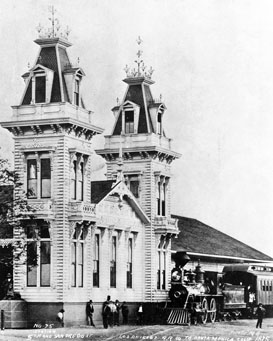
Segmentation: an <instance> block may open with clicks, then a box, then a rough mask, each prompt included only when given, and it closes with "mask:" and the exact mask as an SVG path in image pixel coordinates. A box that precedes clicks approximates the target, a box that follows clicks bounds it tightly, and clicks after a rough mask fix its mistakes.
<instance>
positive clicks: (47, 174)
mask: <svg viewBox="0 0 273 341" xmlns="http://www.w3.org/2000/svg"><path fill="white" fill-rule="evenodd" d="M50 197H51V169H50V159H41V198H50Z"/></svg>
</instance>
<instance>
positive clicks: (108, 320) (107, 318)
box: [102, 296, 129, 328]
mask: <svg viewBox="0 0 273 341" xmlns="http://www.w3.org/2000/svg"><path fill="white" fill-rule="evenodd" d="M120 311H121V312H122V318H123V324H127V323H128V315H129V308H128V306H127V304H126V302H123V303H122V304H120V302H119V300H116V301H115V302H113V301H111V297H110V296H107V300H106V301H105V302H103V305H102V321H103V326H104V328H108V326H110V327H113V326H119V323H120V321H119V318H120Z"/></svg>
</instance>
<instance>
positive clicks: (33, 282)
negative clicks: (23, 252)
mask: <svg viewBox="0 0 273 341" xmlns="http://www.w3.org/2000/svg"><path fill="white" fill-rule="evenodd" d="M37 251H38V250H37V241H28V242H27V286H28V287H36V286H37V282H38V278H37V266H33V260H34V259H35V258H36V257H37Z"/></svg>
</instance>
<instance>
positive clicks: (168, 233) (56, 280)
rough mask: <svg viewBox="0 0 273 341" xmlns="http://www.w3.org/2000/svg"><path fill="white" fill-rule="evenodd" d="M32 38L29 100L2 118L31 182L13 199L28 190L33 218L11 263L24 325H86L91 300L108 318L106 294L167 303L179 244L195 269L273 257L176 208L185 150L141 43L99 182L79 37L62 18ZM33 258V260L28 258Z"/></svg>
mask: <svg viewBox="0 0 273 341" xmlns="http://www.w3.org/2000/svg"><path fill="white" fill-rule="evenodd" d="M58 33H59V31H58ZM35 43H36V44H38V45H39V47H40V49H39V53H38V57H37V59H36V61H35V63H34V66H33V67H32V68H31V69H30V70H29V71H28V72H27V73H25V74H24V75H23V79H24V81H25V90H24V93H23V95H22V100H21V102H20V104H19V105H17V106H13V107H12V108H13V115H12V119H11V121H9V122H4V123H2V126H3V127H4V128H6V129H8V130H9V131H10V132H11V133H12V134H13V137H14V141H15V153H14V155H15V160H14V165H15V170H16V172H17V173H18V174H19V176H20V180H21V182H22V183H23V186H22V188H20V189H18V188H16V189H15V193H14V195H15V196H16V197H20V196H21V195H22V193H23V192H24V193H26V194H27V200H28V203H29V205H30V206H31V207H32V208H33V216H34V219H25V221H24V223H23V224H22V226H21V227H20V228H16V229H15V230H14V236H13V240H22V237H24V238H23V240H24V242H25V243H26V245H27V248H26V250H27V251H26V254H25V255H24V257H23V258H24V259H19V260H17V259H16V260H15V261H14V269H13V285H14V291H15V292H17V293H19V294H20V296H21V298H22V301H23V302H26V306H27V313H25V314H24V316H23V319H22V320H21V321H18V319H17V324H15V325H14V326H15V327H25V326H28V327H32V326H33V325H34V324H35V323H42V324H44V323H56V314H57V312H58V311H59V310H60V309H64V310H65V325H66V326H69V325H79V324H85V323H86V315H85V306H86V302H87V301H89V300H90V299H93V301H94V304H95V320H100V321H101V308H102V302H103V301H105V300H106V297H107V296H108V295H110V296H111V298H112V299H113V300H116V299H118V300H120V301H126V302H127V303H128V305H129V310H130V312H129V314H130V315H131V316H135V309H136V306H137V305H138V304H139V303H140V302H143V303H145V307H147V309H151V307H153V306H155V305H156V304H158V302H166V300H167V298H168V290H169V283H170V274H171V268H172V265H171V252H175V251H182V255H183V253H184V254H185V253H186V252H187V253H188V254H189V255H190V257H191V258H192V266H195V265H196V264H197V261H198V259H201V260H202V261H203V263H204V265H205V267H207V270H210V271H213V272H214V273H217V272H221V271H222V268H223V264H225V263H227V262H231V261H233V262H236V261H265V260H266V261H270V260H271V261H272V259H271V258H270V257H268V256H266V255H264V254H262V253H260V252H259V251H257V250H254V249H252V248H250V247H248V246H247V245H245V244H242V243H240V242H239V241H236V240H235V239H233V238H231V237H229V236H226V235H224V234H222V233H221V232H219V231H217V230H215V229H212V228H210V227H208V226H207V225H204V224H203V225H202V223H200V222H198V221H196V220H189V219H187V218H183V217H179V216H171V185H172V183H171V163H172V161H174V160H175V159H176V158H178V157H179V156H180V155H179V154H178V153H176V152H174V151H173V150H172V148H171V140H170V139H169V138H168V137H166V135H165V132H164V124H163V123H164V120H163V117H164V116H165V111H166V107H165V105H164V103H163V102H162V101H161V99H159V100H156V99H154V97H153V96H152V93H151V90H150V87H151V85H152V84H153V81H152V79H151V75H152V71H153V70H152V69H150V70H148V71H145V70H146V68H145V67H144V65H143V62H142V60H141V58H140V57H141V51H140V50H139V51H138V53H137V56H138V59H137V61H136V63H137V68H136V69H132V70H131V69H129V68H128V67H126V69H125V71H126V78H125V79H124V82H125V83H126V84H127V89H126V92H125V95H124V99H123V101H122V103H121V104H119V105H117V106H115V107H114V108H113V109H112V111H113V114H114V116H115V123H114V127H113V129H112V133H111V135H109V136H105V145H104V148H103V149H100V150H96V153H97V154H98V155H100V156H102V157H103V158H104V159H105V161H106V167H107V173H106V179H105V180H102V181H92V173H91V166H92V162H93V160H92V153H94V151H93V150H92V146H91V140H92V139H93V138H95V136H96V135H97V134H101V133H102V132H103V129H101V128H99V127H97V126H95V125H94V124H93V115H92V114H91V111H89V110H88V109H86V108H85V105H84V101H83V98H82V95H81V88H82V78H83V77H84V76H85V74H84V71H83V70H82V68H80V67H79V65H77V66H74V65H72V64H71V62H70V59H69V56H68V53H67V49H68V48H69V46H71V44H70V43H69V42H68V40H67V36H66V35H64V34H56V32H55V31H54V26H53V27H52V30H51V31H50V32H47V35H46V36H44V35H43V33H42V31H41V32H40V37H39V38H38V39H37V40H35ZM138 43H139V44H140V43H141V40H140V39H139V40H138ZM177 222H179V224H177ZM178 234H179V235H178ZM177 235H178V238H176V239H175V242H174V243H173V245H174V247H173V249H174V250H172V238H173V237H177ZM215 236H216V237H215ZM215 238H216V239H217V240H214V239H215ZM2 245H3V244H2ZM4 245H6V241H5V242H4ZM33 254H37V255H38V265H37V266H35V267H33V266H31V265H30V264H28V261H27V260H28V259H29V257H27V256H28V255H30V256H31V255H33ZM1 309H2V308H1ZM15 315H16V314H15ZM15 315H14V316H15ZM130 315H129V316H130Z"/></svg>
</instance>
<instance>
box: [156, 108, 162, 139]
mask: <svg viewBox="0 0 273 341" xmlns="http://www.w3.org/2000/svg"><path fill="white" fill-rule="evenodd" d="M157 134H159V135H161V134H162V114H161V113H158V114H157Z"/></svg>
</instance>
